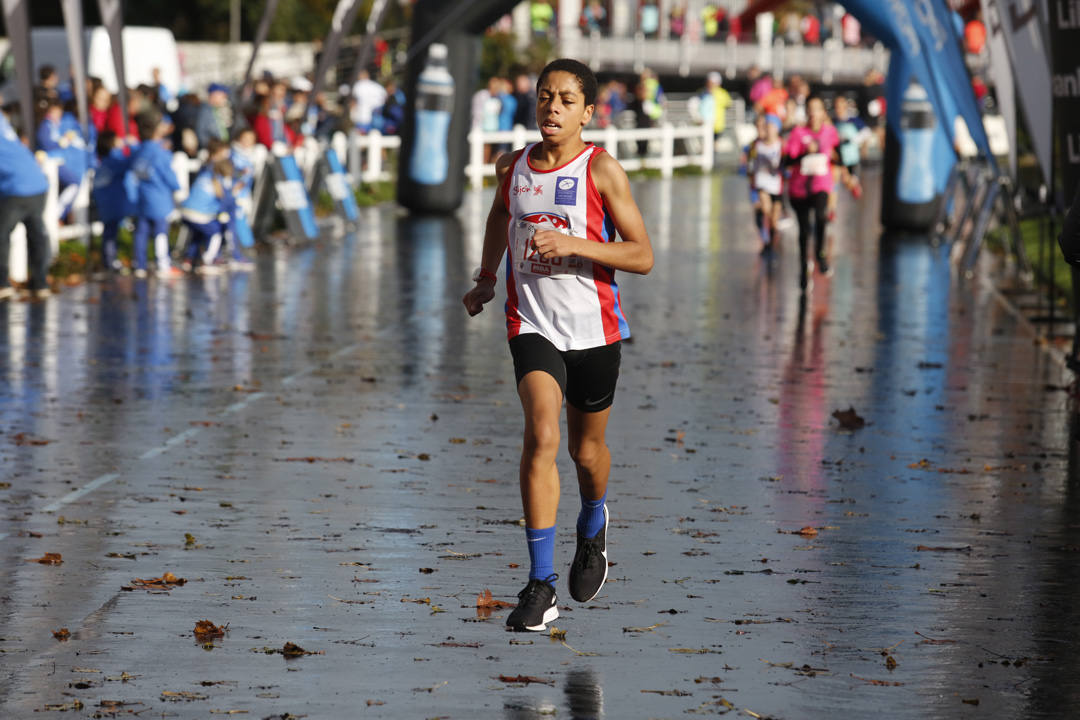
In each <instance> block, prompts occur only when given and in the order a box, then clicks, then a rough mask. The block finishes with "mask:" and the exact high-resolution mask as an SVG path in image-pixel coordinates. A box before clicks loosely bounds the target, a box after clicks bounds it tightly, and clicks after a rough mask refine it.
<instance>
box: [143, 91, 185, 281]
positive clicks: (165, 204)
mask: <svg viewBox="0 0 1080 720" xmlns="http://www.w3.org/2000/svg"><path fill="white" fill-rule="evenodd" d="M136 123H137V125H138V128H139V139H140V140H142V144H140V145H139V147H138V149H137V150H135V153H134V154H133V155H132V158H131V171H132V173H134V175H135V178H136V180H138V183H139V189H138V202H137V207H136V219H135V277H139V278H144V277H146V265H147V244H148V241H149V238H150V236H151V235H153V237H154V259H155V261H156V262H157V273H158V275H160V276H168V275H172V274H178V273H179V270H174V269H173V267H172V264H171V263H170V261H169V222H168V217H169V214H170V213H172V211H173V209H174V208H175V205H174V203H173V193H174V192H176V191H177V190H179V189H180V183H179V182H178V181H177V179H176V173H174V172H173V169H172V154H171V153H170V152H169V151H168V150H166V149H165V146H164V144H163V143H162V141H161V139H162V138H163V137H164V136H165V134H166V132H167V131H168V126H167V125H165V124H163V123H162V122H161V114H160V113H158V112H157V111H148V112H146V113H143V114H142V115H140V116H139V118H138V120H137V121H136Z"/></svg>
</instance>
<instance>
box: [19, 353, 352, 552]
mask: <svg viewBox="0 0 1080 720" xmlns="http://www.w3.org/2000/svg"><path fill="white" fill-rule="evenodd" d="M360 345H361V344H360V343H353V344H352V345H346V346H345V347H343V348H340V349H338V350H335V351H334V352H333V353H331V355H330V358H329V359H330V360H337V359H338V358H340V357H342V356H343V355H347V354H349V353H351V352H354V351H355V350H357V349H358V348H359V347H360ZM316 367H317V366H315V365H309V366H308V367H306V368H304V369H302V370H299V371H297V372H295V373H293V374H292V375H289V376H287V377H286V378H284V379H283V380H282V381H281V383H282V385H286V386H288V385H291V384H293V383H294V382H296V381H297V380H299V379H300V378H302V377H305V376H306V375H310V374H311V373H313V372H314V371H315V369H316ZM266 395H267V393H265V392H256V393H252V394H250V395H248V396H247V397H246V398H244V399H243V400H238V401H237V402H234V403H233V404H232V405H229V406H228V407H226V408H225V409H224V410H223V411H222V414H224V415H231V414H233V413H237V412H240V411H241V410H243V409H244V408H246V407H248V406H249V405H251V404H252V403H254V402H256V401H258V400H261V399H263V398H264V397H266ZM203 430H205V428H202V427H193V428H188V429H187V430H185V431H183V432H181V433H177V434H176V435H173V436H172V437H171V438H169V439H168V440H166V441H165V442H164V443H162V444H161V445H158V446H157V447H153V448H150V449H149V450H147V451H146V452H144V453H143V454H142V455H140V456H139V460H150V459H151V458H155V457H158V456H159V455H163V454H164V453H166V452H168V451H169V450H170V449H172V448H173V447H175V446H177V445H179V444H181V443H183V442H185V441H187V440H189V439H191V438H193V437H195V436H196V435H198V434H199V433H200V432H202V431H203ZM119 477H120V475H119V473H107V474H105V475H102V476H100V477H98V478H95V479H93V480H91V481H90V482H88V483H87V484H86V485H83V486H82V487H81V488H78V489H77V490H72V491H71V492H69V493H68V494H67V495H65V496H64V497H62V498H60V499H59V500H55V501H53V502H51V503H49V504H48V505H46V506H45V507H43V508H42V509H41V511H42V512H47V513H51V512H56V511H57V510H59V509H60V508H62V507H64V506H65V505H68V504H70V503H73V502H75V501H76V500H78V499H80V498H82V497H84V496H86V495H89V494H90V493H92V492H93V491H95V490H97V489H98V488H100V487H102V486H104V485H108V484H109V483H111V482H112V481H113V480H116V479H117V478H119ZM8 536H9V534H8V533H0V540H3V539H5V538H7V537H8Z"/></svg>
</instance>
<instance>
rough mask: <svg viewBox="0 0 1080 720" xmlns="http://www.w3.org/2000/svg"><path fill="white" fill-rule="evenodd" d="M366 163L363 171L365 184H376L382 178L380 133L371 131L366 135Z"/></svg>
mask: <svg viewBox="0 0 1080 720" xmlns="http://www.w3.org/2000/svg"><path fill="white" fill-rule="evenodd" d="M367 141H368V149H367V150H368V162H367V169H366V170H365V171H364V180H365V182H376V181H378V179H379V178H380V177H381V176H382V151H383V144H382V133H381V132H379V131H378V130H372V131H371V132H369V133H368V136H367Z"/></svg>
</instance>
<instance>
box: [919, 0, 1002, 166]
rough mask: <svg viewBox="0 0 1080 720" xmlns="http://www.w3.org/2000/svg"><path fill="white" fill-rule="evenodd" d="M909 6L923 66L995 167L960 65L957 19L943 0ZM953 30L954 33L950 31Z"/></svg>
mask: <svg viewBox="0 0 1080 720" xmlns="http://www.w3.org/2000/svg"><path fill="white" fill-rule="evenodd" d="M908 2H909V3H911V4H912V6H913V8H912V9H913V10H914V12H915V15H916V17H917V18H918V19H919V20H920V21H921V22H917V23H915V28H916V29H917V30H918V31H919V33H920V35H921V37H922V41H923V50H924V51H925V52H926V54H927V56H928V60H927V64H928V65H929V66H930V69H931V71H932V72H933V73H934V75H935V79H937V77H938V76H940V77H941V79H942V80H943V84H942V85H941V86H939V87H938V94H939V95H940V96H941V98H942V99H943V100H944V99H949V100H952V101H955V102H956V107H957V110H958V111H959V114H960V116H961V117H963V118H964V123H965V124H966V125H967V128H968V132H969V133H971V138H972V140H974V141H975V146H976V147H978V148H979V152H980V153H982V154H983V156H984V157H985V158H986V159H987V160H988V161H989V162H990V164H991V166H994V167H995V168H996V166H997V163H996V162H995V161H994V153H993V151H992V150H991V149H990V138H989V137H988V136H987V134H986V128H985V127H984V126H983V121H982V113H980V112H979V106H978V104H977V102H976V100H975V92H974V91H973V90H972V88H971V76H970V75H969V74H968V70H967V65H966V64H965V63H964V54H963V50H962V49H961V46H960V40H961V38H962V37H963V22H962V21H961V19H960V16H959V15H957V14H956V13H954V12H953V11H952V10H950V9H949V8H948V7H946V5H945V0H908ZM954 27H955V30H954Z"/></svg>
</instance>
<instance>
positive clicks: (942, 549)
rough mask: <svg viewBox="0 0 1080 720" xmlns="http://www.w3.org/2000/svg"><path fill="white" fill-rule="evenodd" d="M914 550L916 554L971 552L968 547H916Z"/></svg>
mask: <svg viewBox="0 0 1080 720" xmlns="http://www.w3.org/2000/svg"><path fill="white" fill-rule="evenodd" d="M915 550H916V551H918V552H971V546H970V545H964V546H962V547H944V546H941V545H934V546H931V545H917V546H915Z"/></svg>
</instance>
